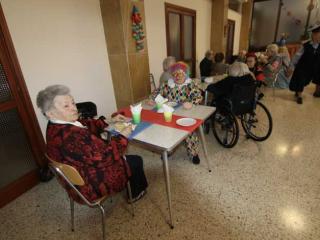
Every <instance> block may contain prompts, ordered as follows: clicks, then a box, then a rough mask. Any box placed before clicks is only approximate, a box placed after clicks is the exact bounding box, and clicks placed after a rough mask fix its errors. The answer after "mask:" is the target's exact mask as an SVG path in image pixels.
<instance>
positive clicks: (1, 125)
mask: <svg viewBox="0 0 320 240" xmlns="http://www.w3.org/2000/svg"><path fill="white" fill-rule="evenodd" d="M43 151H44V141H43V137H42V135H41V132H40V128H39V126H38V123H37V120H36V117H35V113H34V110H33V107H32V104H31V101H30V97H29V94H28V92H27V88H26V85H25V82H24V80H23V76H22V73H21V70H20V67H19V63H18V60H17V56H16V54H15V51H14V48H13V44H12V41H11V38H10V35H9V31H8V28H7V25H6V22H5V18H4V15H3V11H2V8H1V5H0V207H2V206H3V205H5V204H6V203H8V202H9V201H11V200H13V199H14V198H16V197H17V196H19V195H20V194H22V193H23V192H25V191H27V190H28V189H29V188H31V187H32V186H34V185H35V184H36V183H37V182H38V179H39V178H38V169H39V167H40V166H43V165H44V161H45V160H44V159H43Z"/></svg>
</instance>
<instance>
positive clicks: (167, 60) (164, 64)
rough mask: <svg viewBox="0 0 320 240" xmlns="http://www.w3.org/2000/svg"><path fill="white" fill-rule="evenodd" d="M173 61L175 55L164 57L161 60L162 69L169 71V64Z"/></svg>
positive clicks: (174, 60)
mask: <svg viewBox="0 0 320 240" xmlns="http://www.w3.org/2000/svg"><path fill="white" fill-rule="evenodd" d="M175 62H176V58H175V57H172V56H169V57H166V58H165V59H164V60H163V62H162V67H163V71H164V72H167V71H169V68H170V66H171V65H172V64H174V63H175Z"/></svg>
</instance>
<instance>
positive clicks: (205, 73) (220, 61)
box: [200, 50, 228, 80]
mask: <svg viewBox="0 0 320 240" xmlns="http://www.w3.org/2000/svg"><path fill="white" fill-rule="evenodd" d="M213 60H214V61H213ZM227 73H228V65H227V64H225V63H224V54H223V53H222V52H218V53H216V54H215V55H213V52H212V51H211V50H208V51H207V52H206V54H205V57H204V58H203V59H202V61H201V62H200V74H201V80H203V79H204V78H206V77H209V76H215V75H222V74H227Z"/></svg>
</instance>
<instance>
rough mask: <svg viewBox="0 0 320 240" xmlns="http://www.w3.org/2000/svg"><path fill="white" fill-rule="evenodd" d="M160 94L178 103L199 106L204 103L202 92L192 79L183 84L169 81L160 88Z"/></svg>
mask: <svg viewBox="0 0 320 240" xmlns="http://www.w3.org/2000/svg"><path fill="white" fill-rule="evenodd" d="M160 94H161V95H162V96H164V97H166V98H168V100H169V101H173V102H177V103H184V102H191V103H193V104H196V105H198V104H200V102H201V101H202V95H201V90H200V89H199V87H198V86H197V85H196V84H195V83H194V81H192V80H191V79H190V78H189V79H187V80H186V81H185V82H184V83H183V84H176V83H175V82H174V81H173V80H172V79H169V80H168V82H167V83H164V84H162V85H161V86H160Z"/></svg>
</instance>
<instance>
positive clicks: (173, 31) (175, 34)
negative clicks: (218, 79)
mask: <svg viewBox="0 0 320 240" xmlns="http://www.w3.org/2000/svg"><path fill="white" fill-rule="evenodd" d="M165 13H166V34H167V55H168V56H174V57H175V58H176V60H177V61H184V62H186V63H187V64H188V65H189V67H190V75H191V77H194V76H195V69H196V68H195V67H196V57H195V56H196V11H195V10H192V9H188V8H183V7H180V6H176V5H172V4H169V3H165Z"/></svg>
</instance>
